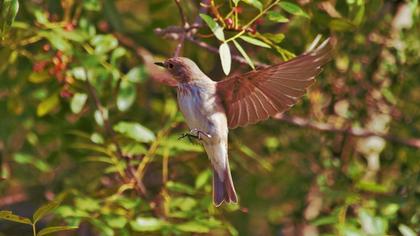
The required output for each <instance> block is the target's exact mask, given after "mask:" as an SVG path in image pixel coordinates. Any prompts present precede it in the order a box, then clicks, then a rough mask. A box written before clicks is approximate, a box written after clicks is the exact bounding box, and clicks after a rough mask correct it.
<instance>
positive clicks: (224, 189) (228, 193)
mask: <svg viewBox="0 0 420 236" xmlns="http://www.w3.org/2000/svg"><path fill="white" fill-rule="evenodd" d="M223 201H226V202H227V203H237V202H238V197H237V195H236V191H235V186H234V185H233V181H232V175H231V174H230V168H229V163H227V168H226V169H225V171H224V178H223V180H222V179H221V178H220V177H219V175H218V173H217V172H216V171H215V170H214V169H213V202H214V205H215V206H216V207H219V206H220V205H221V204H222V203H223Z"/></svg>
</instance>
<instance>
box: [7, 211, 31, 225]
mask: <svg viewBox="0 0 420 236" xmlns="http://www.w3.org/2000/svg"><path fill="white" fill-rule="evenodd" d="M0 219H3V220H8V221H13V222H17V223H22V224H28V225H32V222H31V220H30V219H28V218H26V217H22V216H18V215H15V214H13V213H12V212H11V211H0Z"/></svg>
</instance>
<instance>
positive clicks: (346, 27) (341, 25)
mask: <svg viewBox="0 0 420 236" xmlns="http://www.w3.org/2000/svg"><path fill="white" fill-rule="evenodd" d="M329 27H330V29H331V30H333V31H337V32H345V31H352V30H354V29H355V26H354V25H353V24H352V23H351V22H349V21H347V20H345V19H339V18H336V19H332V20H331V21H330V23H329Z"/></svg>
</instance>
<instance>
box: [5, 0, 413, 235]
mask: <svg viewBox="0 0 420 236" xmlns="http://www.w3.org/2000/svg"><path fill="white" fill-rule="evenodd" d="M202 2H203V4H204V5H203V4H201V5H200V4H199V3H198V1H188V0H183V1H179V5H177V1H170V0H156V1H129V0H120V1H111V0H102V1H100V0H62V1H55V0H36V1H35V0H27V1H18V0H2V1H0V4H1V5H0V12H1V15H0V32H1V41H0V59H1V61H2V63H1V64H0V79H1V80H0V81H1V83H0V112H1V114H2V115H1V116H0V173H1V174H0V177H1V181H0V190H1V192H2V194H1V196H0V208H1V210H2V211H1V212H0V218H1V219H3V220H7V221H1V222H0V232H1V233H0V235H24V234H25V233H26V234H30V232H31V231H28V230H31V229H30V227H29V225H32V226H33V233H34V235H35V233H37V235H46V234H49V233H54V232H57V231H60V230H67V229H75V228H73V227H72V226H73V225H74V226H78V229H77V230H76V229H75V230H71V231H68V232H67V233H68V234H69V235H144V234H152V235H185V234H186V235H189V234H211V235H278V234H280V233H282V234H283V235H299V234H302V233H303V232H304V233H305V234H308V235H309V234H311V235H385V234H387V235H396V234H402V235H404V236H411V235H416V234H418V233H419V232H420V223H419V222H420V219H419V216H420V209H419V208H418V206H419V204H420V201H419V198H418V194H419V189H420V188H419V185H420V180H419V178H418V173H419V170H420V162H419V160H418V157H419V156H420V151H419V148H418V147H419V146H420V145H419V141H418V139H416V137H419V136H420V131H419V130H420V126H419V124H420V122H419V120H420V113H419V110H420V105H419V103H418V101H419V99H420V97H419V93H418V92H417V91H419V89H420V82H419V80H418V78H417V76H418V73H419V72H420V71H419V69H418V68H420V65H419V62H420V55H419V53H418V52H419V51H420V42H419V40H418V39H419V38H420V28H419V27H416V26H418V25H419V23H420V19H419V12H420V8H419V6H418V2H417V1H416V0H411V1H409V0H406V1H382V0H373V1H365V0H347V1H292V0H290V1H282V0H274V1H268V0H267V1H263V0H231V1H222V0H218V1H206V0H204V1H202ZM203 6H204V7H203ZM176 7H181V8H182V9H183V10H182V11H180V14H174V12H175V11H174V9H176ZM203 8H205V10H204V11H202V9H203ZM177 13H178V12H177ZM192 19H194V23H193V21H192ZM182 21H187V22H188V23H189V24H182V23H180V22H182ZM174 22H176V23H174ZM184 23H186V22H184ZM195 23H197V24H195ZM177 25H182V26H177ZM168 27H169V28H168ZM185 27H186V28H185ZM188 27H191V28H188ZM317 35H323V36H324V37H325V36H332V37H333V38H334V39H335V41H336V42H337V43H336V49H335V55H334V59H333V60H332V62H331V63H329V64H328V65H327V67H326V68H325V70H324V71H323V73H322V74H321V75H320V76H319V79H318V81H317V83H316V84H315V85H314V86H313V87H312V88H311V89H310V91H309V93H308V95H307V96H306V97H305V98H304V99H303V101H302V102H301V103H300V104H298V105H296V107H294V108H293V109H292V110H290V111H288V112H287V115H288V117H291V118H294V119H291V120H292V121H293V120H297V121H302V120H304V121H314V122H317V123H316V124H318V125H314V126H310V125H305V124H306V123H305V122H294V124H298V126H297V127H292V126H290V125H289V124H288V123H286V122H284V121H287V120H286V119H281V118H277V119H271V120H269V121H266V122H263V123H261V124H258V125H254V126H250V127H247V128H240V129H237V130H232V131H231V132H230V140H229V145H230V148H229V153H230V162H231V167H232V173H233V179H234V182H235V184H236V189H237V192H238V195H239V198H240V204H239V205H224V206H222V207H220V208H215V207H213V206H212V204H211V170H210V167H209V161H208V160H207V158H206V155H205V154H204V153H203V150H202V148H201V146H199V145H196V144H193V143H190V142H188V140H186V139H182V140H178V137H179V136H180V135H181V134H182V133H184V132H185V131H186V130H187V127H186V126H185V124H184V122H183V117H182V115H181V114H180V113H179V112H178V109H177V105H176V96H175V93H174V90H173V88H170V87H167V86H164V85H162V84H161V83H158V82H157V81H161V80H163V79H162V78H164V77H165V74H164V72H162V71H160V70H159V69H158V68H156V67H155V66H154V65H153V61H154V60H153V58H152V57H151V55H155V56H154V57H155V59H156V60H157V61H159V60H162V59H164V58H167V57H170V56H172V55H173V52H174V51H176V48H177V47H178V46H179V45H180V44H179V42H180V41H181V40H184V43H183V45H182V44H181V46H183V55H184V56H188V57H190V58H192V59H193V60H194V61H196V62H197V63H198V64H199V66H200V67H201V68H202V69H203V70H204V71H205V72H206V74H208V75H209V76H211V77H212V78H215V79H221V78H223V77H224V76H225V75H228V74H234V73H238V72H239V71H240V70H242V71H247V70H250V69H254V68H258V67H260V66H262V65H265V64H275V63H279V62H281V61H286V60H289V59H291V58H293V57H294V56H295V55H298V54H300V53H302V52H304V51H305V48H310V45H311V43H312V42H313V41H314V39H316V38H318V39H319V37H317ZM161 36H165V37H161ZM214 52H216V53H215V54H212V53H214ZM217 54H219V55H217ZM238 62H242V63H238ZM244 63H245V64H244ZM246 64H247V65H248V66H249V67H248V66H242V65H246ZM302 117H305V118H302ZM292 123H293V122H292ZM311 124H312V123H311ZM311 127H312V128H315V129H311ZM326 127H327V128H326ZM331 127H332V128H331ZM360 130H363V131H367V132H371V133H375V134H377V135H373V136H372V135H370V136H369V135H368V136H363V135H358V134H360V132H359V131H360ZM416 147H417V148H416ZM62 194H66V199H63V201H62V202H61V200H62V196H63V195H62ZM52 199H56V200H55V201H54V200H52ZM58 199H60V203H58V202H57V200H58ZM47 200H49V201H50V203H49V204H47V205H45V206H43V207H41V208H39V209H38V210H34V209H35V208H36V207H37V206H38V205H39V204H38V202H45V201H47ZM25 204H28V205H27V206H29V207H24V209H23V208H22V207H20V206H22V205H25ZM32 210H33V211H32ZM12 212H13V213H12ZM20 215H22V216H20ZM29 215H33V218H32V219H30V218H27V216H29ZM46 215H48V217H44V216H46ZM8 221H14V222H18V223H22V224H26V225H23V226H22V227H18V226H16V225H18V224H16V223H13V222H8ZM45 225H71V226H52V227H45ZM27 226H28V227H27ZM26 228H28V229H26Z"/></svg>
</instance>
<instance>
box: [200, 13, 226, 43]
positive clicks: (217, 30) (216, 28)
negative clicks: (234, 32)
mask: <svg viewBox="0 0 420 236" xmlns="http://www.w3.org/2000/svg"><path fill="white" fill-rule="evenodd" d="M200 17H201V19H203V20H204V22H206V24H207V25H208V26H209V28H210V30H211V31H212V32H213V34H214V36H216V38H217V39H218V40H220V41H225V35H224V33H223V28H222V27H221V26H220V25H219V24H218V23H217V22H216V21H215V20H214V19H213V18H212V17H210V16H208V15H206V14H202V13H201V14H200Z"/></svg>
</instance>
